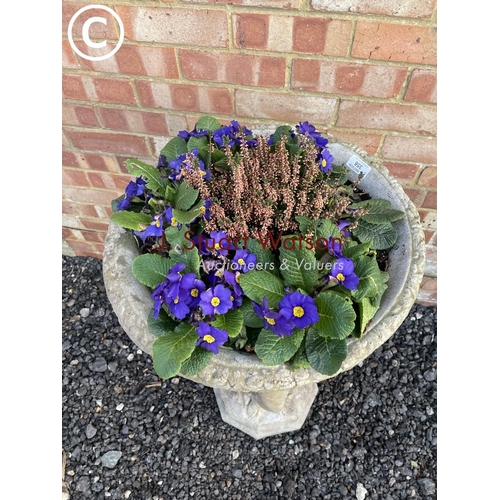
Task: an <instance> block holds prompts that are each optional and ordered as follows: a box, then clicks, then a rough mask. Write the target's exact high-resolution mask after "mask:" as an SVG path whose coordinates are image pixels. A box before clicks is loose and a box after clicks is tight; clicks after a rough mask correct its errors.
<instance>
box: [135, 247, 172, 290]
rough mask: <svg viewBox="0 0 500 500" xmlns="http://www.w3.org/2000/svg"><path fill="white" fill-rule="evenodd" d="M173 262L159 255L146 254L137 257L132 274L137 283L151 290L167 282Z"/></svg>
mask: <svg viewBox="0 0 500 500" xmlns="http://www.w3.org/2000/svg"><path fill="white" fill-rule="evenodd" d="M172 264H173V263H172V261H171V260H170V259H165V257H161V256H160V255H157V254H152V253H146V254H144V255H139V256H137V257H136V258H135V259H134V260H133V262H132V274H133V275H134V277H135V279H136V280H137V281H140V282H141V283H142V284H143V285H146V286H148V287H149V288H155V287H156V285H158V284H159V283H161V282H163V281H165V279H166V277H167V274H168V272H169V271H170V268H171V267H172Z"/></svg>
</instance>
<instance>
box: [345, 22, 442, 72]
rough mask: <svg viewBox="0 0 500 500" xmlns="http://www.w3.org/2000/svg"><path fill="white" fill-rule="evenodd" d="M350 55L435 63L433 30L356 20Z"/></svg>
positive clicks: (434, 33)
mask: <svg viewBox="0 0 500 500" xmlns="http://www.w3.org/2000/svg"><path fill="white" fill-rule="evenodd" d="M351 55H352V57H359V58H363V59H377V60H385V61H401V62H407V63H408V62H413V63H421V64H436V29H435V28H433V27H426V26H412V25H408V24H389V23H380V22H368V21H358V24H357V26H356V33H355V35H354V43H353V46H352V51H351Z"/></svg>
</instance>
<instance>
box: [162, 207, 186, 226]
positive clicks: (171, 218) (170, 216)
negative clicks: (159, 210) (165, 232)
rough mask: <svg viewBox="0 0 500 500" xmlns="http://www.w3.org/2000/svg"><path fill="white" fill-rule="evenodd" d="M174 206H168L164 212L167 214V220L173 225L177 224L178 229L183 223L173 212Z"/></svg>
mask: <svg viewBox="0 0 500 500" xmlns="http://www.w3.org/2000/svg"><path fill="white" fill-rule="evenodd" d="M172 210H173V208H172V207H168V208H166V209H165V210H164V211H163V214H164V215H165V220H166V221H167V222H168V223H169V224H170V225H172V226H177V229H180V228H181V226H182V224H181V223H180V222H178V221H177V219H176V218H175V217H174V216H173V214H172Z"/></svg>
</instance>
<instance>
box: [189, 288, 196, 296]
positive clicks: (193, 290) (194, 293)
mask: <svg viewBox="0 0 500 500" xmlns="http://www.w3.org/2000/svg"><path fill="white" fill-rule="evenodd" d="M191 297H198V289H197V288H193V289H192V290H191Z"/></svg>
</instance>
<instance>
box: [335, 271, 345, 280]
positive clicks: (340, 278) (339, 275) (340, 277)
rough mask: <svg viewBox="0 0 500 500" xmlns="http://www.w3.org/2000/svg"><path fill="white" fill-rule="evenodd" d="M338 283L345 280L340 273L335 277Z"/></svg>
mask: <svg viewBox="0 0 500 500" xmlns="http://www.w3.org/2000/svg"><path fill="white" fill-rule="evenodd" d="M335 277H336V278H337V279H338V280H339V281H344V280H345V276H344V275H343V274H342V273H339V274H337V276H335Z"/></svg>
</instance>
